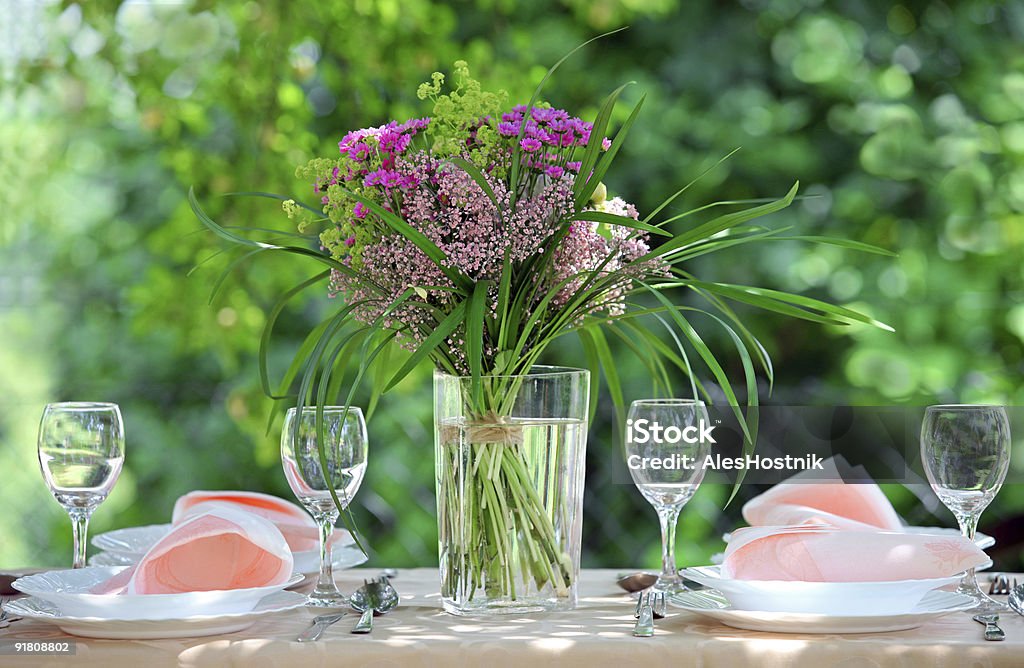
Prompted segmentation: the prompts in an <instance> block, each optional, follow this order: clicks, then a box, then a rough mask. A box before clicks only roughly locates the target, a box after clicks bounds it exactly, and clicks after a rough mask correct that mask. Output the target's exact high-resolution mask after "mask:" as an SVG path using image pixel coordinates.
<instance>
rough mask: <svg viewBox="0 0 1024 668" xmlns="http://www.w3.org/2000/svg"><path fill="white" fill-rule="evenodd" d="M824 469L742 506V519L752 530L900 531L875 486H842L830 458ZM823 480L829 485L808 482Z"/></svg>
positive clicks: (799, 476)
mask: <svg viewBox="0 0 1024 668" xmlns="http://www.w3.org/2000/svg"><path fill="white" fill-rule="evenodd" d="M840 461H842V460H841V459H840ZM844 463H845V462H844ZM823 466H824V467H825V470H824V471H818V472H816V473H812V472H808V471H805V472H801V473H798V474H796V475H794V476H792V477H790V478H788V479H786V480H785V481H783V482H780V483H779V484H777V485H775V486H774V487H772V488H771V489H769V490H768V491H767V492H765V493H764V494H761V495H760V496H756V497H754V498H753V499H751V500H750V501H748V502H747V503H746V504H744V506H743V519H745V520H746V521H747V523H748V524H750V525H751V526H791V525H797V524H826V525H828V526H831V527H835V528H837V529H849V530H854V531H870V530H872V529H885V530H888V531H900V530H902V527H903V525H902V523H901V522H900V518H899V516H898V515H897V514H896V511H895V510H893V507H892V504H891V503H889V500H888V499H887V498H885V494H884V493H883V492H882V490H881V489H879V487H878V485H876V484H875V483H873V482H858V483H844V482H843V479H842V477H841V476H840V475H839V471H838V469H837V467H836V462H835V461H834V460H833V459H832V458H830V459H828V460H826V461H825V462H824V463H823ZM812 476H814V477H812ZM822 479H827V480H828V482H810V481H811V480H822Z"/></svg>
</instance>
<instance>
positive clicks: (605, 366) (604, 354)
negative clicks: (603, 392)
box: [581, 327, 625, 409]
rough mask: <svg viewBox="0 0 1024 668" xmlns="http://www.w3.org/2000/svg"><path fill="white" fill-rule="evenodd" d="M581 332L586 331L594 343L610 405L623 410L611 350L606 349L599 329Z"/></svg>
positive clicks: (617, 376)
mask: <svg viewBox="0 0 1024 668" xmlns="http://www.w3.org/2000/svg"><path fill="white" fill-rule="evenodd" d="M581 331H588V332H589V333H590V338H591V340H592V341H593V343H594V350H595V351H596V352H597V358H598V359H599V360H600V362H601V370H602V372H603V373H604V380H605V383H606V384H607V385H608V392H609V394H611V395H612V403H614V404H615V407H616V408H618V409H624V407H625V399H623V395H622V384H621V383H620V382H619V372H618V368H617V367H616V366H615V359H614V358H613V357H612V352H611V349H609V348H608V340H607V339H605V337H604V332H602V331H601V328H600V327H588V328H585V329H583V330H581Z"/></svg>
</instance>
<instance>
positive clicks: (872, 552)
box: [721, 485, 988, 582]
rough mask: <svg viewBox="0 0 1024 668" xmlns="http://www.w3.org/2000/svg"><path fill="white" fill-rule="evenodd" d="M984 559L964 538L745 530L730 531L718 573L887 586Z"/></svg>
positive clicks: (796, 529)
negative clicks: (889, 582) (894, 581)
mask: <svg viewBox="0 0 1024 668" xmlns="http://www.w3.org/2000/svg"><path fill="white" fill-rule="evenodd" d="M858 486H859V485H858ZM986 561H988V557H986V556H985V553H984V552H983V551H982V550H981V549H979V548H978V547H977V546H976V545H975V544H974V543H972V542H971V541H969V540H967V539H966V538H964V537H963V536H937V535H927V534H908V533H898V532H887V531H856V530H854V531H851V530H837V529H833V528H826V527H809V526H798V527H745V528H743V529H737V530H736V531H734V532H733V534H732V538H731V539H730V541H729V545H728V547H727V548H726V550H725V558H724V560H723V561H722V571H721V572H722V576H723V577H726V578H735V579H738V580H786V581H802V582H888V581H892V580H919V579H929V578H942V577H948V576H952V575H956V574H957V573H959V572H961V571H963V570H966V569H968V568H973V567H975V566H979V565H981V564H983V563H985V562H986Z"/></svg>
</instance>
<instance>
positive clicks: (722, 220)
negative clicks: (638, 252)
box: [637, 181, 800, 262]
mask: <svg viewBox="0 0 1024 668" xmlns="http://www.w3.org/2000/svg"><path fill="white" fill-rule="evenodd" d="M799 187H800V182H799V181H798V182H797V183H795V184H793V187H792V188H790V190H789V192H788V193H786V196H785V197H782V198H781V199H778V200H775V201H774V202H770V203H768V204H762V205H761V206H756V207H752V208H750V209H746V210H744V211H736V212H734V213H727V214H725V215H724V216H719V217H718V218H715V219H713V220H710V221H708V222H706V223H704V224H703V225H698V226H697V227H695V228H693V229H690V230H687V231H686V232H682V233H680V234H678V235H676V236H675V237H673V238H672V239H670V240H669V241H666V242H665V243H664V244H662V245H661V246H659V247H658V248H655V249H654V250H652V251H651V252H650V253H647V254H646V255H644V256H642V257H641V258H639V260H637V261H638V262H642V261H644V260H648V259H651V258H654V257H663V256H665V255H668V254H669V253H671V252H672V251H675V250H678V249H680V248H684V247H686V246H688V245H690V244H693V243H696V242H698V241H701V240H703V239H707V238H709V237H711V236H713V235H715V234H718V233H719V232H721V231H723V230H727V229H729V228H730V227H734V226H736V225H739V224H741V223H745V222H747V221H748V220H753V219H754V218H760V217H761V216H766V215H768V214H770V213H774V212H776V211H779V210H781V209H785V208H786V207H787V206H789V205H790V204H791V203H792V202H793V197H795V196H796V191H797V188H799Z"/></svg>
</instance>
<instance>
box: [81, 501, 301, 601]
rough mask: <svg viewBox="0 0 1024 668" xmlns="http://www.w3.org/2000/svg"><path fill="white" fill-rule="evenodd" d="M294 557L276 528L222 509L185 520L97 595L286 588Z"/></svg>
mask: <svg viewBox="0 0 1024 668" xmlns="http://www.w3.org/2000/svg"><path fill="white" fill-rule="evenodd" d="M292 564H293V560H292V553H291V550H290V549H288V543H287V542H286V541H285V539H284V536H282V535H281V532H280V531H279V530H278V529H277V527H276V526H274V524H273V523H272V522H270V521H269V520H267V519H264V518H262V517H260V516H259V515H255V514H253V513H248V512H245V511H243V510H239V509H236V508H231V507H229V506H223V507H218V508H213V509H211V510H209V511H207V512H205V513H203V514H200V515H195V516H193V517H189V518H187V519H185V520H183V521H182V522H181V523H180V524H178V525H176V526H175V527H174V528H172V529H171V531H170V532H169V533H168V534H167V535H165V536H164V537H163V538H161V539H160V540H159V541H157V542H156V543H155V544H154V545H153V546H152V547H151V548H149V551H147V552H146V554H145V555H144V556H143V557H142V559H141V560H140V561H139V563H138V564H136V565H134V566H132V567H131V568H126V569H125V570H123V571H121V572H120V573H118V574H117V575H115V576H114V577H113V578H111V579H110V580H108V581H106V582H104V583H101V584H100V585H98V586H97V587H95V588H94V589H93V591H92V593H94V594H121V593H124V594H178V593H182V592H190V591H214V590H223V589H248V588H251V587H264V586H270V585H276V584H284V583H285V582H287V581H288V579H289V578H290V577H291V575H292Z"/></svg>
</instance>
